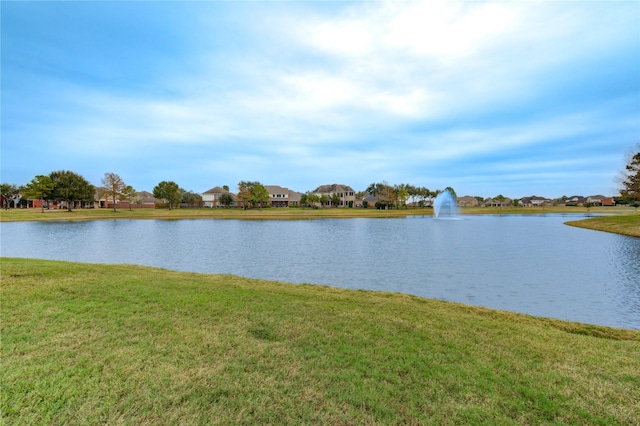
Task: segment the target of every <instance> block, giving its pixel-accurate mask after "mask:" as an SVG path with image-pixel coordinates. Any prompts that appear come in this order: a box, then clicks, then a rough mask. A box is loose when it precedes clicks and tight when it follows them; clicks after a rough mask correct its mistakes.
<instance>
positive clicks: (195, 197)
mask: <svg viewBox="0 0 640 426" xmlns="http://www.w3.org/2000/svg"><path fill="white" fill-rule="evenodd" d="M181 192H182V203H184V204H186V205H187V206H189V207H201V206H202V195H200V194H198V193H196V192H193V191H184V190H181Z"/></svg>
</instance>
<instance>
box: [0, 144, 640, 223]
mask: <svg viewBox="0 0 640 426" xmlns="http://www.w3.org/2000/svg"><path fill="white" fill-rule="evenodd" d="M626 161H627V165H626V166H625V169H624V170H623V171H622V172H621V176H620V179H619V180H620V196H621V200H622V201H623V202H626V203H628V204H631V205H634V206H638V205H640V143H639V144H637V145H636V147H635V149H634V150H632V151H630V152H629V154H628V155H627V160H626ZM101 183H102V187H100V188H98V189H96V187H95V186H93V185H92V184H90V183H89V182H88V181H87V180H86V179H85V178H84V177H82V176H81V175H79V174H77V173H75V172H72V171H69V170H59V171H54V172H51V173H50V174H49V175H37V176H35V177H34V178H33V179H32V180H31V181H30V182H29V183H27V184H26V185H23V186H17V185H15V184H8V183H2V184H0V195H1V196H2V201H3V204H4V205H3V207H4V208H5V209H8V208H9V207H10V203H14V206H15V203H16V202H17V200H20V199H22V198H31V199H37V200H40V202H41V208H42V211H43V212H44V209H45V203H48V202H50V201H56V202H64V203H65V204H66V208H67V209H68V210H69V211H71V210H72V209H73V208H76V207H78V206H80V207H83V206H85V205H90V206H93V203H94V202H95V196H96V194H97V195H98V198H100V199H101V198H103V197H104V198H105V199H107V200H111V201H112V203H113V209H114V211H115V210H116V207H117V201H118V200H123V199H124V200H127V201H128V202H129V208H131V205H132V204H134V203H136V202H138V201H139V200H137V199H136V194H137V192H136V190H135V189H134V188H133V187H132V186H131V185H127V184H126V183H125V182H124V180H123V179H122V178H121V177H120V176H119V175H117V174H116V173H110V172H108V173H105V174H104V177H103V178H102V180H101ZM224 189H225V190H226V191H227V193H225V194H222V195H221V196H220V197H219V199H218V201H219V202H220V203H221V204H223V205H225V206H230V205H231V204H232V203H233V201H234V200H233V198H232V196H231V194H229V193H228V191H229V187H228V186H226V185H225V186H224ZM96 190H97V191H96ZM444 190H445V191H446V190H448V191H450V192H451V193H452V195H453V196H454V197H456V193H455V191H454V190H453V188H451V187H447V188H445V189H444ZM441 192H443V191H442V190H436V191H431V190H429V189H428V188H425V187H420V186H413V185H410V184H399V185H390V184H388V183H387V182H384V181H383V182H374V183H371V184H370V185H369V186H368V187H367V188H366V189H365V190H364V191H361V192H358V193H356V194H355V195H356V197H357V198H359V199H362V200H363V207H368V205H367V200H366V198H367V197H368V196H373V197H375V199H376V203H375V207H376V208H393V207H395V208H401V207H406V206H407V201H409V200H410V201H411V203H412V204H413V205H414V206H418V205H424V204H425V203H427V202H430V201H432V200H433V198H435V197H437V196H438V194H439V193H441ZM153 196H154V197H155V198H156V199H158V200H162V201H163V203H164V205H165V206H166V207H168V208H169V209H172V208H174V207H179V206H181V205H183V206H187V207H201V206H202V205H203V202H202V196H201V195H200V194H198V193H195V192H193V191H186V190H184V189H183V188H180V186H179V185H178V184H177V183H175V182H173V181H162V182H160V183H158V184H157V185H156V186H155V187H154V188H153ZM499 198H500V199H504V197H503V196H502V195H498V196H497V197H495V198H494V199H496V200H498V199H499ZM238 200H239V201H241V202H242V203H243V205H244V206H245V207H249V206H250V207H258V208H260V207H262V206H263V205H264V204H266V203H268V202H269V193H268V191H267V190H266V188H265V187H264V185H262V184H261V183H260V182H257V181H240V182H239V183H238ZM300 201H301V204H302V205H308V206H313V205H316V204H318V203H319V204H320V205H335V206H337V205H338V204H339V203H340V201H341V200H340V197H339V196H338V194H332V196H331V197H329V196H327V195H326V194H321V195H318V194H315V193H313V192H311V191H308V192H306V193H304V194H302V197H301V200H300ZM499 201H500V200H499Z"/></svg>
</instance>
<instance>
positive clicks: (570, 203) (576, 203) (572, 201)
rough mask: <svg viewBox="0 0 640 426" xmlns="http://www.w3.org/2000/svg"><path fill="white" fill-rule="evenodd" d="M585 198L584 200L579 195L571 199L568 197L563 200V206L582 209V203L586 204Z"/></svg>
mask: <svg viewBox="0 0 640 426" xmlns="http://www.w3.org/2000/svg"><path fill="white" fill-rule="evenodd" d="M586 202H587V201H586V198H584V197H583V196H581V195H574V196H572V197H569V198H567V199H566V200H565V202H564V205H565V206H579V207H582V206H584V203H586Z"/></svg>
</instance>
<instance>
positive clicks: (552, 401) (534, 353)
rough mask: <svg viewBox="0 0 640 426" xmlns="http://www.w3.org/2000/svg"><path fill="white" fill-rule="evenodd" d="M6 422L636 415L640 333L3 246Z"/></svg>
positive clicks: (544, 419)
mask: <svg viewBox="0 0 640 426" xmlns="http://www.w3.org/2000/svg"><path fill="white" fill-rule="evenodd" d="M1 266H2V323H1V325H2V346H1V349H2V372H1V373H0V374H1V375H2V401H1V403H2V406H1V409H2V416H3V421H4V423H6V424H29V425H32V424H54V425H55V424H60V425H62V424H96V423H101V424H121V423H125V424H136V425H145V424H205V423H219V424H242V423H245V424H246V423H271V424H281V423H296V424H300V423H315V424H376V423H377V424H396V423H409V424H412V423H413V424H416V423H421V424H460V423H466V424H469V423H470V424H507V423H520V424H542V423H570V424H599V423H600V424H633V423H634V422H636V421H637V419H638V418H640V406H639V405H638V401H640V376H639V375H638V359H640V332H638V331H631V330H618V329H610V328H606V327H596V326H589V325H583V324H577V323H567V322H562V321H555V320H548V319H541V318H534V317H529V316H525V315H516V314H512V313H506V312H499V311H492V310H488V309H481V308H472V307H468V306H464V305H458V304H453V303H446V302H441V301H435V300H428V299H421V298H417V297H412V296H407V295H399V294H389V293H375V292H365V291H349V290H341V289H333V288H327V287H320V286H311V285H291V284H280V283H274V282H267V281H260V280H250V279H244V278H239V277H235V276H220V275H200V274H192V273H178V272H171V271H166V270H160V269H152V268H144V267H136V266H123V265H90V264H78V263H66V262H52V261H41V260H26V259H7V258H2V260H1Z"/></svg>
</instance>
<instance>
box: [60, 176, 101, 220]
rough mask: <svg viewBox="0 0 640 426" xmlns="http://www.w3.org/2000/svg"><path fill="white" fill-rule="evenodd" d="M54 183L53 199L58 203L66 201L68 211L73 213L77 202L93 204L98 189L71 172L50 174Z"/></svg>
mask: <svg viewBox="0 0 640 426" xmlns="http://www.w3.org/2000/svg"><path fill="white" fill-rule="evenodd" d="M49 177H50V178H51V181H52V182H53V190H52V192H51V197H52V198H53V199H54V200H56V201H64V202H65V203H66V205H67V210H68V211H71V209H72V208H73V207H74V205H75V203H76V202H82V201H86V202H89V201H90V202H93V201H94V197H95V193H96V189H95V187H94V186H93V185H91V184H90V183H89V182H88V181H87V180H86V179H85V178H83V177H82V176H81V175H79V174H77V173H74V172H72V171H69V170H59V171H57V172H51V174H49Z"/></svg>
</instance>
